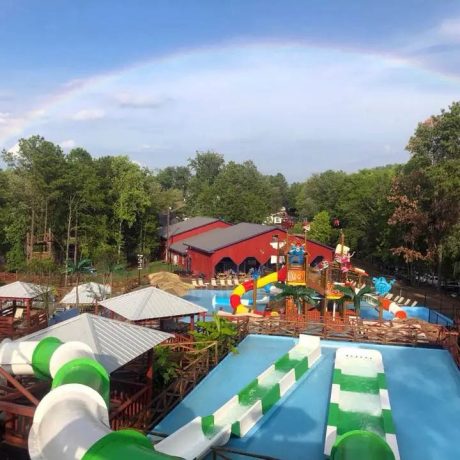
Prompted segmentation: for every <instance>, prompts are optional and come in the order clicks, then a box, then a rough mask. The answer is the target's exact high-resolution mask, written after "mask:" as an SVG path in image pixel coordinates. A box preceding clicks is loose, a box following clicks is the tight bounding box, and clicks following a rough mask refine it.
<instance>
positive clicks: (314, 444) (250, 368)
mask: <svg viewBox="0 0 460 460" xmlns="http://www.w3.org/2000/svg"><path fill="white" fill-rule="evenodd" d="M200 294H201V295H202V294H203V292H200ZM295 343H296V339H293V338H287V337H272V336H270V337H269V336H249V337H247V338H246V339H245V340H244V341H243V342H242V343H241V344H240V345H239V354H237V355H230V356H228V357H226V358H225V359H224V360H223V361H222V362H221V364H220V365H219V366H218V367H216V368H215V369H214V370H213V371H212V372H211V373H210V374H209V375H208V376H207V377H206V378H205V379H204V380H203V381H202V382H201V383H200V384H199V385H198V386H197V387H196V388H195V390H194V391H193V392H192V393H190V394H189V395H188V396H187V397H186V398H185V399H184V400H183V401H182V402H181V403H180V404H179V405H178V406H177V407H176V408H175V409H174V410H173V411H172V412H171V413H170V414H169V415H168V416H167V417H166V418H165V419H164V420H163V421H162V422H161V423H160V424H159V425H157V426H156V427H155V430H156V431H161V432H165V433H168V434H170V433H172V432H173V431H175V430H177V429H178V428H180V427H181V426H182V425H184V424H185V423H187V422H189V421H190V420H191V419H193V418H194V417H196V416H198V415H200V416H202V415H207V414H210V413H212V412H213V411H215V410H216V409H218V408H219V407H220V406H221V405H222V404H223V403H225V402H226V401H227V400H228V399H230V398H231V397H232V396H234V395H235V393H237V392H238V391H239V390H240V389H241V388H243V387H244V386H245V385H246V384H247V383H248V382H249V381H251V380H252V379H254V378H255V377H256V376H257V375H258V374H259V373H261V372H262V371H263V370H264V369H265V368H266V367H268V366H269V365H270V364H272V363H273V361H275V360H276V359H277V358H279V357H280V356H281V355H282V354H284V353H285V352H287V351H288V350H289V349H290V348H291V347H292V346H293V345H294V344H295ZM321 345H322V354H323V356H322V358H321V359H320V361H319V362H318V363H316V364H315V366H314V367H313V368H312V370H311V371H310V372H308V373H307V374H306V375H305V376H304V377H302V379H301V380H300V381H299V383H298V384H297V385H296V386H294V387H293V389H292V390H291V391H290V392H289V393H288V394H287V395H286V396H285V397H284V398H283V399H281V401H280V402H279V403H278V404H277V405H276V406H275V407H274V408H273V409H272V410H271V411H270V412H269V413H268V414H267V415H266V416H265V417H264V418H263V419H262V420H261V421H260V422H259V423H258V424H257V425H256V426H255V427H254V428H253V429H252V430H251V431H250V432H249V433H248V434H247V435H246V437H244V438H241V439H240V438H231V440H230V442H229V444H228V446H231V447H236V448H240V449H244V450H246V451H248V452H252V453H259V454H264V455H270V456H273V457H276V458H279V459H283V460H296V459H299V460H300V459H302V460H304V459H309V460H323V459H324V456H323V442H324V433H325V426H326V417H327V409H328V403H329V394H330V386H331V379H332V368H333V361H334V352H335V350H336V349H337V347H339V346H351V347H363V348H373V349H376V350H379V351H380V352H381V353H382V355H383V359H384V366H385V371H386V376H387V381H388V389H389V394H390V399H391V406H392V412H393V417H394V422H395V425H396V432H397V437H398V443H399V450H400V454H401V458H402V459H403V460H442V459H456V458H460V443H458V439H457V438H458V427H459V426H460V372H459V371H458V369H457V368H456V366H455V365H454V363H453V361H452V359H451V357H450V355H449V354H448V352H446V351H444V350H434V349H425V348H408V347H395V346H378V345H370V344H366V345H362V344H352V343H342V342H333V341H323V342H322V344H321ZM234 458H237V457H234Z"/></svg>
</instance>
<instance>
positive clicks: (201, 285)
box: [198, 278, 209, 288]
mask: <svg viewBox="0 0 460 460" xmlns="http://www.w3.org/2000/svg"><path fill="white" fill-rule="evenodd" d="M198 286H199V287H201V288H206V287H208V286H209V283H205V282H203V279H202V278H198Z"/></svg>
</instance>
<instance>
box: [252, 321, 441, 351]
mask: <svg viewBox="0 0 460 460" xmlns="http://www.w3.org/2000/svg"><path fill="white" fill-rule="evenodd" d="M247 332H248V333H249V334H266V335H282V336H291V337H296V336H298V335H299V334H310V335H317V336H320V337H321V338H323V339H333V340H345V341H351V342H372V343H380V344H400V345H407V344H410V345H417V344H432V345H439V346H441V345H442V343H443V334H444V333H445V328H444V327H442V326H437V325H433V324H423V323H422V322H418V321H407V322H404V323H396V322H393V321H381V322H379V321H362V320H355V321H353V320H352V319H345V320H342V319H337V320H332V319H328V318H326V320H320V321H308V320H297V321H289V320H284V319H278V318H262V319H251V320H250V321H248V324H247Z"/></svg>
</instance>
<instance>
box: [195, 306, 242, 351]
mask: <svg viewBox="0 0 460 460" xmlns="http://www.w3.org/2000/svg"><path fill="white" fill-rule="evenodd" d="M237 334H238V332H237V330H236V326H235V325H234V324H233V323H231V322H230V321H227V320H226V319H224V318H222V317H220V316H219V315H217V314H214V315H213V320H212V321H198V322H197V323H196V324H195V330H194V331H192V335H193V337H194V338H195V341H196V342H198V344H199V345H200V344H201V345H202V346H206V345H208V343H207V342H210V341H217V343H218V345H219V348H221V349H223V350H225V351H232V352H233V353H236V352H237V349H236V347H235V345H236V340H237Z"/></svg>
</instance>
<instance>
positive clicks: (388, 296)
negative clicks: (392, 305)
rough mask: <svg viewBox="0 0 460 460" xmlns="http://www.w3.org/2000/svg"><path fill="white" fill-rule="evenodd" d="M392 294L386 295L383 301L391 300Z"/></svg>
mask: <svg viewBox="0 0 460 460" xmlns="http://www.w3.org/2000/svg"><path fill="white" fill-rule="evenodd" d="M393 296H394V294H390V293H388V294H387V295H386V296H385V299H388V300H391V299H392V298H393Z"/></svg>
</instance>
